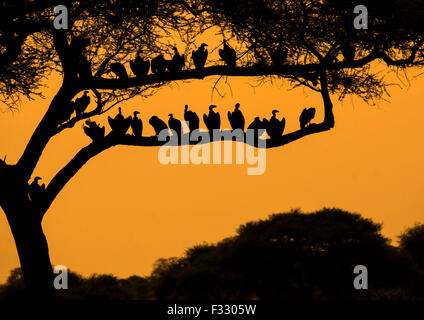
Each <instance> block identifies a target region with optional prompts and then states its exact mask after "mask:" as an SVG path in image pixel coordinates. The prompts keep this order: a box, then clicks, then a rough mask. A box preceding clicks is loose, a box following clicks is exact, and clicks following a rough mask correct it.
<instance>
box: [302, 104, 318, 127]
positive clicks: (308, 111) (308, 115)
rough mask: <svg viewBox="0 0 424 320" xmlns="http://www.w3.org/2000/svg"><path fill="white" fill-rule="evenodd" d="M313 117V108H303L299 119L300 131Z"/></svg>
mask: <svg viewBox="0 0 424 320" xmlns="http://www.w3.org/2000/svg"><path fill="white" fill-rule="evenodd" d="M314 117H315V108H304V109H303V111H302V113H301V114H300V117H299V122H300V129H305V128H306V127H307V126H308V125H310V124H311V121H312V119H313V118H314Z"/></svg>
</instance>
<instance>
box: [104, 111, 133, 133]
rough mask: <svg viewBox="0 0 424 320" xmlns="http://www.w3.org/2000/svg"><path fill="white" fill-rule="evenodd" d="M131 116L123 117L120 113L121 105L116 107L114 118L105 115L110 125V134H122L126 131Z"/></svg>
mask: <svg viewBox="0 0 424 320" xmlns="http://www.w3.org/2000/svg"><path fill="white" fill-rule="evenodd" d="M131 119H132V118H131V116H129V117H127V118H124V116H123V115H122V109H121V107H119V108H118V114H117V115H116V116H115V118H111V117H110V116H108V117H107V120H108V122H109V125H110V127H111V128H112V132H111V133H112V134H116V135H124V134H126V133H127V131H128V129H129V128H130V125H131Z"/></svg>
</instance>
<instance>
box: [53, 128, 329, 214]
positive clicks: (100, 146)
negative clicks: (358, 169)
mask: <svg viewBox="0 0 424 320" xmlns="http://www.w3.org/2000/svg"><path fill="white" fill-rule="evenodd" d="M332 127H333V123H330V122H327V121H324V122H322V123H320V124H311V125H309V126H308V127H306V128H304V129H301V130H297V131H294V132H291V133H288V134H285V135H282V136H281V138H279V139H259V141H257V142H256V143H254V142H253V141H252V142H248V141H249V139H248V138H246V133H244V135H243V136H242V137H243V138H242V139H241V140H239V139H236V138H235V137H234V136H233V135H232V131H231V130H223V131H221V132H220V135H222V138H221V139H220V141H238V142H242V143H245V144H246V145H250V146H252V147H255V148H266V149H270V148H277V147H281V146H284V145H286V144H288V143H290V142H294V141H296V140H298V139H301V138H303V137H305V136H308V135H311V134H315V133H319V132H323V131H327V130H330V129H331V128H332ZM198 136H199V137H201V138H200V139H199V140H197V139H193V138H192V140H190V139H189V134H188V133H187V134H185V137H183V138H181V137H180V139H172V137H171V139H170V138H169V137H168V139H166V140H165V141H161V140H159V138H158V137H157V136H151V137H136V136H133V135H128V134H127V135H121V136H116V135H113V134H109V135H108V136H106V137H105V138H104V139H102V140H100V141H97V142H92V143H91V144H89V145H88V146H86V147H84V148H83V149H81V150H80V151H79V152H78V153H77V154H76V155H75V156H74V158H73V159H72V160H71V161H69V163H68V164H67V165H66V166H65V167H63V168H62V170H60V171H59V172H58V173H57V174H56V176H55V177H54V178H53V179H52V180H51V181H50V183H49V185H48V187H47V189H46V194H47V203H48V205H49V206H50V204H51V203H52V202H53V200H54V199H55V198H56V196H57V195H58V194H59V192H60V191H61V190H62V189H63V187H64V186H65V185H66V184H67V183H68V181H69V180H70V179H71V178H72V177H73V176H74V175H75V174H76V173H77V172H78V171H79V170H80V169H81V168H82V167H83V166H84V165H85V164H86V163H87V162H88V161H89V160H90V159H91V158H93V157H95V156H97V155H98V154H100V153H101V152H103V151H105V150H107V149H109V148H111V147H114V146H118V145H121V146H137V147H161V146H164V145H166V146H184V145H201V144H208V143H211V142H215V141H219V140H213V137H212V136H210V133H209V132H207V131H201V132H199V134H198ZM208 136H210V137H211V138H210V139H207V137H208ZM205 138H206V139H205ZM193 140H195V141H193ZM47 209H48V208H45V210H46V211H47Z"/></svg>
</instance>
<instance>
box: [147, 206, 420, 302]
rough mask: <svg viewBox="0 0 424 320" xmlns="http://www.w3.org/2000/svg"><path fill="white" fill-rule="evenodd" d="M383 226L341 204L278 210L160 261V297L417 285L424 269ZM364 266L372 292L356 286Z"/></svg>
mask: <svg viewBox="0 0 424 320" xmlns="http://www.w3.org/2000/svg"><path fill="white" fill-rule="evenodd" d="M380 230H381V225H379V224H376V223H374V222H372V221H371V220H369V219H365V218H362V217H361V216H360V215H358V214H352V213H349V212H346V211H343V210H340V209H326V208H324V209H322V210H320V211H317V212H313V213H308V214H305V213H302V212H300V211H298V210H295V211H292V212H289V213H282V214H274V215H271V216H270V217H269V218H268V219H265V220H259V221H255V222H249V223H247V224H245V225H242V226H241V227H239V229H238V231H237V234H236V235H235V236H234V237H231V238H227V239H224V240H222V241H220V242H219V243H217V244H216V245H209V244H208V245H199V246H196V247H193V248H190V249H189V250H187V252H186V254H185V256H183V257H182V258H171V259H168V260H165V259H164V260H159V261H158V263H157V265H156V267H155V270H154V271H153V273H152V276H151V278H152V283H153V284H152V288H153V290H154V291H155V292H154V295H155V296H156V297H157V298H159V299H196V298H197V299H198V298H201V299H217V300H219V299H224V300H228V299H236V300H237V299H254V298H259V299H361V298H364V299H365V298H366V299H370V298H372V297H380V298H381V297H382V296H383V297H384V295H382V294H381V291H386V294H387V292H389V290H388V289H390V290H393V288H404V289H405V288H407V287H408V286H410V284H411V282H412V279H417V278H418V273H417V269H416V268H414V265H413V263H412V260H411V259H408V258H407V256H406V254H405V253H403V252H401V251H399V250H398V249H397V248H395V247H392V246H390V245H389V241H388V240H387V239H386V238H384V237H383V236H382V235H381V233H380ZM356 265H366V266H367V268H368V272H369V274H373V276H372V280H371V277H370V281H371V282H372V283H370V290H369V291H368V292H366V293H365V292H364V291H362V292H361V291H357V290H355V289H354V288H353V285H352V282H353V278H354V274H353V269H354V267H355V266H356ZM379 291H380V292H379ZM388 296H389V295H387V296H386V297H388Z"/></svg>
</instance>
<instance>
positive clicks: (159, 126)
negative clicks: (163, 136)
mask: <svg viewBox="0 0 424 320" xmlns="http://www.w3.org/2000/svg"><path fill="white" fill-rule="evenodd" d="M149 123H150V125H151V126H152V127H153V129H155V133H156V135H157V136H158V135H159V134H160V132H161V131H162V130H167V131H168V126H167V125H166V123H165V122H164V121H163V120H161V119H159V118H158V117H157V116H153V117H151V118H150V120H149Z"/></svg>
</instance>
